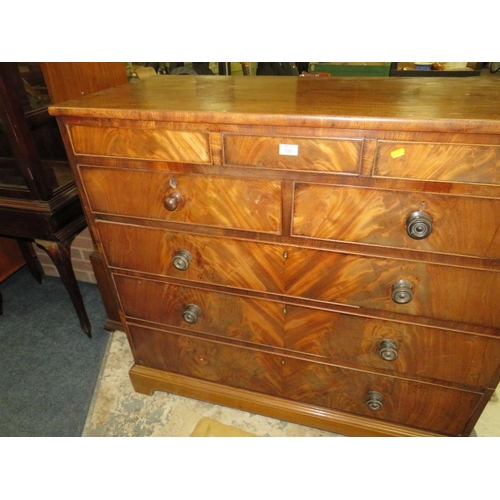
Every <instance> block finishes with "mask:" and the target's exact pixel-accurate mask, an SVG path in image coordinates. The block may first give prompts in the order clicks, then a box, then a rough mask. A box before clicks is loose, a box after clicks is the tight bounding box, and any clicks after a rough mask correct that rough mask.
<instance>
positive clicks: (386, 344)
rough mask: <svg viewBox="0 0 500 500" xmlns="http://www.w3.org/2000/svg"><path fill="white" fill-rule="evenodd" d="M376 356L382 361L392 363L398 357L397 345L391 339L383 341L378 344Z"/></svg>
mask: <svg viewBox="0 0 500 500" xmlns="http://www.w3.org/2000/svg"><path fill="white" fill-rule="evenodd" d="M378 346H379V351H378V355H379V356H380V357H381V358H382V359H383V360H384V361H394V360H395V359H396V358H397V357H398V344H397V342H394V340H391V339H383V340H381V341H380V342H379V343H378Z"/></svg>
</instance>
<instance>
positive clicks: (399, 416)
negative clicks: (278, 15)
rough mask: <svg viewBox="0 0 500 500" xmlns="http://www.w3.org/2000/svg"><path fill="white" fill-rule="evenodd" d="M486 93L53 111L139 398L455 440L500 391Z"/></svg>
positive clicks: (223, 98)
mask: <svg viewBox="0 0 500 500" xmlns="http://www.w3.org/2000/svg"><path fill="white" fill-rule="evenodd" d="M498 91H499V86H498V82H496V81H494V82H489V81H488V80H486V81H483V80H482V79H481V78H466V79H463V78H457V79H454V78H445V79H437V78H436V79H434V78H425V79H422V80H419V79H404V78H401V79H398V78H373V79H349V78H345V79H342V78H338V79H336V78H330V79H326V78H325V79H317V78H315V79H312V78H311V79H308V78H300V77H299V78H295V77H222V76H214V77H187V76H158V77H153V78H150V79H147V80H143V81H139V82H130V83H129V84H126V85H124V86H120V87H116V88H114V89H109V90H106V91H103V92H100V93H97V94H94V95H90V96H86V97H84V98H82V99H81V100H76V101H69V102H67V103H64V104H62V105H58V106H54V107H52V108H51V113H52V114H53V115H56V116H57V117H58V120H59V125H60V128H61V131H62V134H63V137H64V140H65V144H66V148H67V151H68V154H69V157H70V160H71V164H72V168H73V172H74V175H75V177H76V182H77V185H78V188H79V192H80V195H81V198H82V203H83V205H84V209H85V213H86V216H87V219H88V222H89V227H90V230H91V234H92V236H93V239H94V241H95V245H96V248H97V250H98V251H99V253H100V255H101V257H102V259H103V261H104V263H105V265H106V268H107V271H108V273H109V279H110V281H111V282H112V284H113V293H114V295H115V299H116V302H117V304H118V307H119V310H120V315H121V319H122V321H123V324H124V328H125V330H126V333H127V336H128V339H129V342H130V346H131V349H132V352H133V355H134V360H135V364H134V366H133V367H132V369H131V372H130V376H131V379H132V382H133V384H134V387H135V389H136V390H137V391H140V392H143V393H146V394H151V393H152V392H153V391H155V390H162V391H167V392H173V393H178V394H181V395H184V396H188V397H193V398H199V399H202V400H206V401H211V402H214V403H217V404H222V405H228V406H232V407H235V408H239V409H244V410H248V411H251V412H255V413H262V414H266V415H269V416H272V417H276V418H280V419H284V420H290V421H294V422H297V423H301V424H305V425H309V426H316V427H320V428H323V429H327V430H331V431H334V432H338V433H341V434H347V435H369V436H387V435H389V436H391V435H392V436H419V435H421V436H423V435H448V436H461V435H463V436H467V435H469V434H470V433H471V431H472V430H473V427H474V424H475V423H476V421H477V419H478V418H479V416H480V414H481V412H482V410H483V409H484V407H485V405H486V403H487V402H488V399H489V398H490V396H491V395H492V393H493V391H494V389H495V388H496V385H497V384H498V382H499V379H500V370H499V364H500V339H499V331H500V330H499V329H500V307H499V306H498V297H499V296H500V102H499V100H498V95H499V93H498Z"/></svg>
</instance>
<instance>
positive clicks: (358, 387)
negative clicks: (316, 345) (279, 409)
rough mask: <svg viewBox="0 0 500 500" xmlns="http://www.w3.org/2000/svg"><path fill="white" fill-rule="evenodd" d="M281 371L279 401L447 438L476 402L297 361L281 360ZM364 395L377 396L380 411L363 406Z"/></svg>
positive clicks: (455, 393) (461, 394) (474, 397)
mask: <svg viewBox="0 0 500 500" xmlns="http://www.w3.org/2000/svg"><path fill="white" fill-rule="evenodd" d="M283 372H284V395H285V397H288V398H292V399H294V400H298V401H304V402H308V403H312V404H315V405H319V406H326V407H327V408H333V409H342V410H343V411H348V412H352V413H355V414H357V415H364V416H370V417H372V418H375V419H384V420H387V421H389V422H396V423H402V424H405V425H409V426H417V427H420V428H423V429H428V430H431V431H435V432H442V433H443V434H447V435H459V434H460V432H461V431H462V429H463V428H464V426H465V422H467V420H468V418H469V417H470V416H471V415H472V412H473V411H474V408H475V407H476V405H477V404H478V402H479V400H480V399H481V395H480V394H477V393H472V392H465V391H459V390H455V389H448V388H445V387H440V386H436V385H429V384H422V383H419V382H413V381H410V380H404V379H397V378H391V377H382V376H379V375H375V374H371V373H363V372H357V371H354V370H348V369H345V368H338V367H333V366H327V365H319V364H313V363H309V362H307V361H302V360H298V359H290V360H286V362H285V364H284V366H283ZM369 391H377V392H379V393H380V394H382V396H383V404H384V407H383V408H382V409H381V410H378V411H373V410H370V409H369V408H368V406H367V405H366V395H367V393H368V392H369Z"/></svg>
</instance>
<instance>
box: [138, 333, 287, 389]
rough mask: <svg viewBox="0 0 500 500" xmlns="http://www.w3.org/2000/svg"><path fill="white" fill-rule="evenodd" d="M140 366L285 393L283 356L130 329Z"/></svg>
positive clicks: (241, 386)
mask: <svg viewBox="0 0 500 500" xmlns="http://www.w3.org/2000/svg"><path fill="white" fill-rule="evenodd" d="M129 330H130V333H131V335H132V346H133V352H134V359H135V360H136V363H138V364H140V365H145V366H149V367H151V368H156V369H159V370H166V371H170V372H174V373H179V374H181V375H188V376H190V377H195V378H198V379H201V380H207V381H211V382H218V383H224V384H226V385H228V386H231V387H238V388H241V389H247V390H252V391H257V392H263V393H266V394H271V395H279V394H280V393H281V380H282V365H281V359H280V357H279V356H276V355H272V354H267V353H264V352H261V351H257V350H253V349H245V348H243V347H235V346H231V345H226V344H222V343H216V342H209V341H205V340H200V339H196V338H193V337H188V336H181V335H176V334H173V333H168V332H163V331H159V330H151V329H146V328H139V327H137V326H129Z"/></svg>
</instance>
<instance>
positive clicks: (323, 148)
mask: <svg viewBox="0 0 500 500" xmlns="http://www.w3.org/2000/svg"><path fill="white" fill-rule="evenodd" d="M362 146H363V140H362V139H315V138H301V137H268V136H253V135H230V134H225V135H224V163H225V164H226V165H236V166H248V167H251V166H253V167H260V168H277V169H285V170H303V171H308V170H311V171H320V172H336V173H346V174H357V173H358V171H359V163H360V157H361V150H362Z"/></svg>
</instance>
